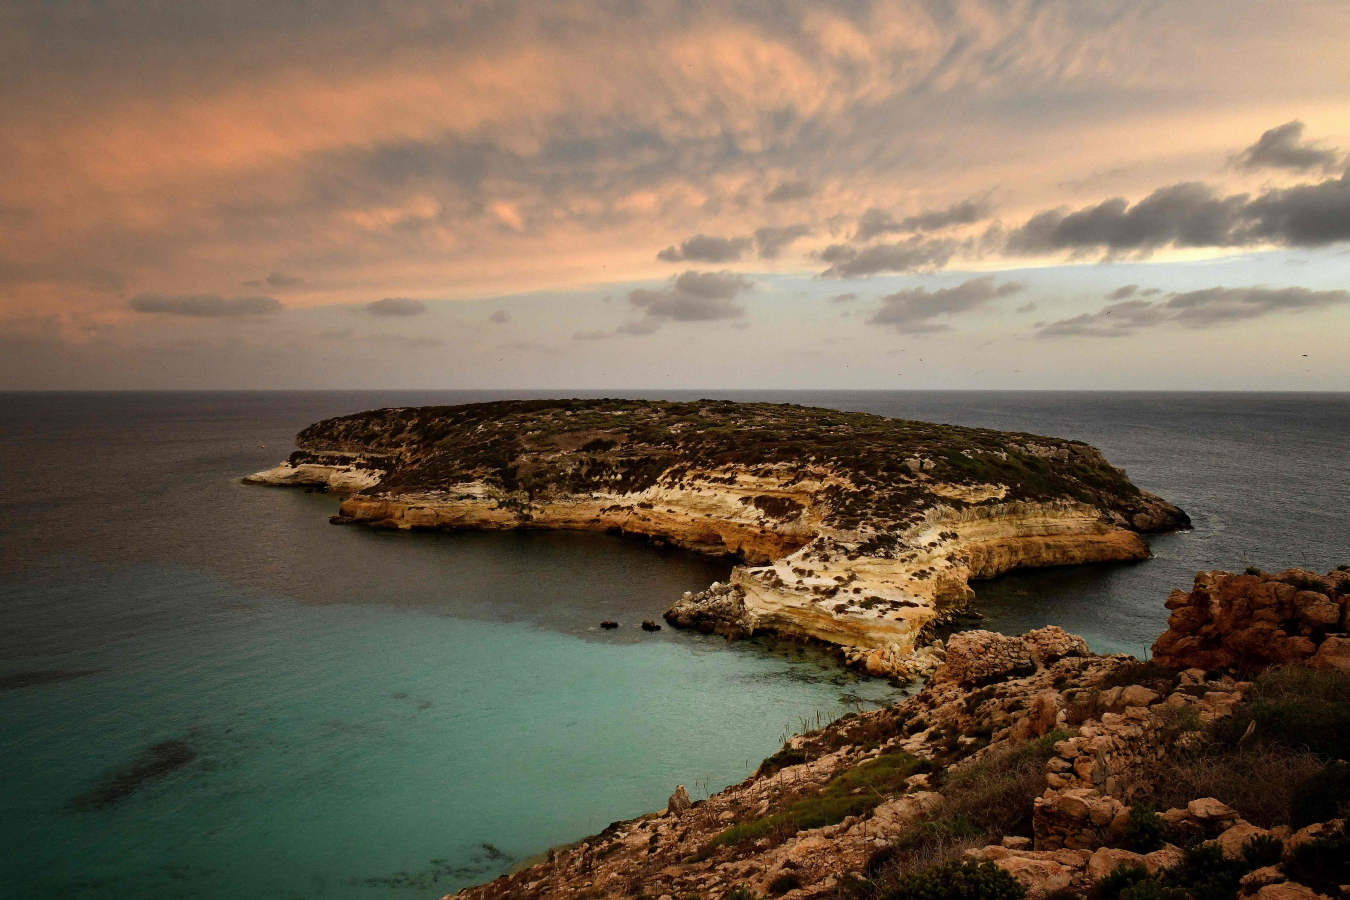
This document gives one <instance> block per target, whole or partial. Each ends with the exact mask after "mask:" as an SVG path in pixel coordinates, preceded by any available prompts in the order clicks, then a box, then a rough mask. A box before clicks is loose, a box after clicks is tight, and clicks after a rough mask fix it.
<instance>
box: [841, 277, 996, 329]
mask: <svg viewBox="0 0 1350 900" xmlns="http://www.w3.org/2000/svg"><path fill="white" fill-rule="evenodd" d="M1020 290H1022V285H1020V284H1018V283H1016V282H1012V281H1005V282H1004V283H1003V284H999V285H995V283H994V278H993V276H991V275H986V276H984V277H983V278H972V279H971V280H969V281H965V282H962V283H961V284H958V285H957V286H956V287H950V288H939V289H938V290H935V291H929V290H927V289H925V288H910V289H909V290H904V291H898V292H896V293H894V294H889V295H887V296H885V297H882V298H881V306H880V307H879V308H878V309H877V310H876V311H875V312H873V313H872V315H870V316H868V317H867V321H868V322H869V323H870V324H872V325H889V326H890V327H892V328H894V329H895V330H896V331H900V332H903V333H905V334H925V333H928V332H933V331H946V330H948V329H949V328H950V327H951V326H950V325H948V324H946V323H944V322H938V321H936V320H937V319H938V318H940V317H944V316H945V317H950V316H956V315H960V314H961V313H965V312H970V311H971V310H975V309H979V308H981V307H983V306H986V305H988V304H989V302H990V301H992V300H995V299H997V298H1000V297H1007V296H1010V295H1012V294H1015V293H1017V292H1018V291H1020Z"/></svg>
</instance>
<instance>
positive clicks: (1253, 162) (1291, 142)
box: [1234, 119, 1339, 171]
mask: <svg viewBox="0 0 1350 900" xmlns="http://www.w3.org/2000/svg"><path fill="white" fill-rule="evenodd" d="M1302 138H1303V123H1302V122H1300V121H1298V120H1297V119H1296V120H1294V121H1292V122H1285V123H1284V124H1283V125H1280V126H1278V127H1276V128H1272V129H1270V130H1269V131H1267V132H1265V133H1264V134H1262V135H1261V137H1260V138H1259V139H1258V140H1257V142H1256V143H1255V144H1252V145H1251V146H1250V147H1248V148H1247V149H1246V150H1243V151H1242V152H1241V153H1239V154H1238V155H1237V156H1236V157H1235V158H1234V162H1236V163H1237V165H1239V166H1241V167H1242V168H1244V169H1261V168H1271V169H1296V170H1298V171H1304V170H1307V169H1316V168H1321V169H1332V168H1334V167H1335V165H1336V160H1337V158H1338V157H1339V154H1338V153H1336V151H1334V150H1328V149H1325V148H1322V147H1318V146H1315V145H1314V144H1312V143H1311V142H1308V141H1304V140H1302Z"/></svg>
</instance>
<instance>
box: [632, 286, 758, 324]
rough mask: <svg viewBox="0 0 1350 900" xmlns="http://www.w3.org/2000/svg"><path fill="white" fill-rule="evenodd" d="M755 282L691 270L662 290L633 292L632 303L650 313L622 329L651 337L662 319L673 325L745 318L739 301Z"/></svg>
mask: <svg viewBox="0 0 1350 900" xmlns="http://www.w3.org/2000/svg"><path fill="white" fill-rule="evenodd" d="M753 286H754V284H753V282H751V281H750V280H749V279H747V278H745V277H744V276H743V275H737V274H736V273H734V272H725V271H724V272H694V271H689V272H685V273H683V274H681V275H677V276H676V277H674V278H672V279H671V280H670V283H669V285H668V286H666V287H664V288H662V289H660V290H655V291H653V290H648V289H646V288H638V289H637V290H635V291H630V292H629V294H628V301H629V302H630V303H632V304H633V305H634V306H636V307H638V308H640V309H642V310H643V311H644V312H645V313H646V318H645V319H643V320H641V321H639V322H635V323H631V324H629V325H625V326H621V327H620V328H619V331H620V332H621V333H623V334H650V333H651V332H652V331H655V330H656V328H657V327H659V325H660V324H661V322H662V320H665V321H671V322H710V321H715V320H718V319H734V318H737V317H739V316H743V315H745V309H744V308H743V307H742V306H740V305H739V304H738V303H736V302H735V298H736V296H737V295H739V294H740V293H742V292H743V291H748V290H750V289H751V288H752V287H753Z"/></svg>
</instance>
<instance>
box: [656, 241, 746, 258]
mask: <svg viewBox="0 0 1350 900" xmlns="http://www.w3.org/2000/svg"><path fill="white" fill-rule="evenodd" d="M749 247H750V238H744V237H738V238H724V237H713V236H712V235H708V234H696V235H694V236H693V237H691V238H689V239H687V240H685V241H684V242H682V243H681V244H680V245H679V246H678V247H674V246H671V247H667V248H666V249H664V250H662V251H661V252H660V253H658V254H656V258H657V259H659V260H661V261H662V262H709V263H723V262H734V261H736V260H738V259H740V258H741V254H742V253H744V252H745V251H746V250H747V249H748V248H749Z"/></svg>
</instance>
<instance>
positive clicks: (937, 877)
mask: <svg viewBox="0 0 1350 900" xmlns="http://www.w3.org/2000/svg"><path fill="white" fill-rule="evenodd" d="M1026 895H1027V891H1026V888H1024V887H1022V885H1021V884H1019V883H1018V881H1017V879H1016V878H1013V877H1012V876H1011V875H1009V874H1008V873H1007V872H1005V871H1003V870H1002V869H1000V868H999V867H998V866H996V865H994V864H993V863H991V862H975V861H974V860H969V859H961V860H953V861H952V862H948V863H944V864H943V865H940V866H936V867H934V868H931V869H927V870H925V871H923V872H917V873H915V874H913V875H906V876H905V877H903V878H901V879H900V880H899V881H897V882H896V883H895V884H894V885H893V886H892V887H891V888H890V889H889V890H887V891H886V892H885V893H884V894H882V900H1023V898H1024V897H1026Z"/></svg>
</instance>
